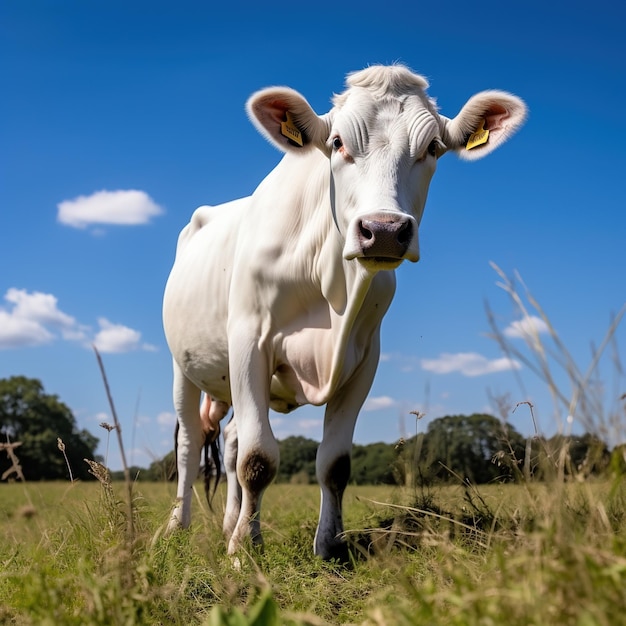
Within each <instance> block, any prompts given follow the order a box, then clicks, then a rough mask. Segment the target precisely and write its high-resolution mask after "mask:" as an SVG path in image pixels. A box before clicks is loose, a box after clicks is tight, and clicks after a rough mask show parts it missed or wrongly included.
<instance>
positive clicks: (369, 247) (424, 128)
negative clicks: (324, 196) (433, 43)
mask: <svg viewBox="0 0 626 626" xmlns="http://www.w3.org/2000/svg"><path fill="white" fill-rule="evenodd" d="M347 85H348V89H347V90H346V91H345V92H344V93H343V94H341V95H338V96H335V98H334V101H333V104H334V107H333V109H331V111H330V112H328V113H327V114H325V115H322V116H318V115H317V114H316V113H315V111H313V109H312V108H311V106H310V105H309V104H308V102H307V101H306V100H305V99H304V98H303V97H302V96H301V95H300V94H299V93H298V92H296V91H294V90H293V89H289V88H287V87H271V88H268V89H264V90H262V91H259V92H257V93H255V94H254V95H253V96H252V97H251V98H250V99H249V100H248V104H247V109H248V114H249V115H250V118H251V119H252V121H253V123H254V124H255V126H256V127H257V128H258V129H259V130H260V132H261V133H262V134H263V135H264V136H265V137H267V138H268V139H269V140H270V141H271V142H272V143H273V144H274V145H275V146H276V147H278V148H279V149H280V150H282V151H284V152H301V153H303V152H306V151H308V150H311V149H318V150H321V151H322V152H323V153H324V154H325V155H326V156H327V157H328V158H329V160H330V172H331V184H330V198H331V205H332V210H333V216H334V219H335V223H336V224H337V227H338V228H339V231H340V232H341V234H342V235H343V238H344V241H345V243H344V248H343V256H344V258H345V259H348V260H349V259H359V261H360V262H361V263H362V264H363V265H364V266H365V267H367V268H368V269H370V270H372V271H377V270H382V269H393V268H395V267H397V266H398V265H399V264H400V263H401V262H402V261H403V260H405V259H408V260H409V261H418V260H419V241H418V226H419V223H420V220H421V218H422V213H423V210H424V205H425V203H426V196H427V194H428V187H429V184H430V180H431V178H432V175H433V174H434V172H435V169H436V165H437V159H438V158H439V157H440V156H442V155H443V154H444V153H445V152H448V151H454V152H456V153H457V154H458V155H459V156H460V157H461V158H464V159H469V160H473V159H479V158H482V157H483V156H486V155H487V154H489V153H490V152H492V151H493V150H495V149H496V148H497V147H498V146H499V145H500V144H501V143H502V142H504V141H505V140H506V139H507V138H508V137H509V136H511V135H512V134H513V133H514V132H515V131H516V130H517V129H518V128H519V126H520V125H521V124H522V123H523V121H524V119H525V116H526V106H525V105H524V103H523V102H522V101H521V100H520V99H519V98H517V97H516V96H513V95H511V94H508V93H505V92H502V91H483V92H480V93H478V94H476V95H475V96H473V97H472V98H470V100H469V101H468V102H467V103H466V104H465V106H463V108H462V109H461V111H460V113H459V114H458V115H457V116H456V117H455V118H452V119H449V118H447V117H444V116H442V115H440V114H439V113H438V111H437V108H436V106H435V103H434V101H433V100H431V99H430V98H429V97H428V96H427V95H426V91H425V90H426V88H427V87H428V83H427V82H426V80H425V79H424V78H422V77H421V76H418V75H416V74H413V73H412V72H410V71H409V70H408V69H407V68H405V67H403V66H401V65H394V66H389V67H386V66H373V67H369V68H367V69H365V70H362V71H360V72H356V73H354V74H351V75H349V77H348V79H347Z"/></svg>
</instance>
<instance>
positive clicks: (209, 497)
mask: <svg viewBox="0 0 626 626" xmlns="http://www.w3.org/2000/svg"><path fill="white" fill-rule="evenodd" d="M213 468H215V472H213ZM214 475H215V481H214V484H213V491H211V483H212V482H213V476H214ZM221 478H222V458H221V455H220V438H219V433H218V436H217V437H215V438H214V439H213V441H209V436H208V435H207V436H205V438H204V495H205V496H206V501H207V504H208V505H209V509H211V511H212V510H213V505H212V502H213V497H214V496H215V492H216V491H217V487H218V485H219V484H220V479H221Z"/></svg>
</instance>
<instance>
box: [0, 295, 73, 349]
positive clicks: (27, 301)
mask: <svg viewBox="0 0 626 626" xmlns="http://www.w3.org/2000/svg"><path fill="white" fill-rule="evenodd" d="M4 299H5V300H6V301H7V302H8V303H9V304H10V305H12V307H11V308H10V309H9V310H7V309H3V308H0V349H7V348H21V347H26V346H39V345H42V344H45V343H50V342H51V341H53V340H54V339H55V337H56V335H55V334H54V332H53V331H57V330H59V329H60V330H61V332H62V333H68V332H71V331H72V330H78V329H77V324H76V320H75V319H74V318H73V317H71V316H70V315H67V314H66V313H63V311H61V310H60V309H59V308H58V306H57V299H56V298H55V297H54V296H53V295H52V294H49V293H41V292H39V291H34V292H32V293H28V291H26V290H25V289H15V288H14V287H12V288H10V289H9V290H8V291H7V292H6V294H5V295H4Z"/></svg>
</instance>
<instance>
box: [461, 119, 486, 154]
mask: <svg viewBox="0 0 626 626" xmlns="http://www.w3.org/2000/svg"><path fill="white" fill-rule="evenodd" d="M488 140H489V131H488V130H485V120H484V119H483V120H482V121H481V122H480V128H479V129H478V130H477V131H476V132H475V133H472V134H471V135H470V137H469V139H468V140H467V144H465V149H466V150H471V149H472V148H476V147H478V146H482V145H483V144H484V143H487V141H488Z"/></svg>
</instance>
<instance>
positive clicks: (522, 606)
mask: <svg viewBox="0 0 626 626" xmlns="http://www.w3.org/2000/svg"><path fill="white" fill-rule="evenodd" d="M117 489H119V492H118V491H117ZM200 491H201V490H200ZM134 493H135V502H134V509H135V520H134V521H135V524H134V528H135V536H134V537H133V538H132V540H131V539H130V538H129V537H128V534H127V526H128V525H127V523H126V521H127V520H126V519H125V511H126V507H125V505H124V504H123V502H122V499H123V494H124V491H123V486H121V485H120V486H119V487H118V486H117V485H116V486H115V490H112V491H110V492H107V488H106V487H103V486H102V485H100V484H99V483H98V484H87V483H75V484H73V485H69V484H66V483H28V484H10V485H7V484H2V485H0V623H9V624H51V625H55V626H62V625H65V624H77V625H79V624H80V625H81V626H84V625H89V624H109V625H110V624H181V625H182V624H185V625H191V624H207V625H216V624H263V625H270V626H271V624H344V623H349V624H378V625H392V624H393V625H400V626H402V625H409V624H459V625H461V624H463V625H469V624H481V625H483V624H507V625H512V626H515V625H518V624H519V625H520V626H521V625H522V624H523V625H524V626H526V625H528V624H542V625H544V624H551V625H560V624H577V625H581V626H584V625H587V624H589V625H591V624H600V625H602V624H606V625H614V624H626V600H625V598H626V592H625V590H626V487H625V485H624V480H623V478H616V479H615V480H614V481H613V482H580V483H571V484H562V483H556V482H555V483H554V484H548V485H528V486H524V485H492V486H486V487H481V488H480V489H473V488H470V487H467V486H458V487H450V486H447V487H440V488H434V489H432V490H430V491H428V492H421V491H420V492H415V491H412V490H406V489H392V488H388V487H350V488H349V489H348V492H347V495H346V503H345V504H346V507H345V508H346V528H347V529H348V536H349V538H350V540H351V541H352V542H353V545H354V549H353V552H354V554H355V558H354V561H353V563H352V564H351V566H350V567H342V566H340V565H337V564H332V563H330V564H329V563H325V562H322V561H321V560H319V559H316V558H314V557H313V555H312V548H311V544H312V538H313V533H314V531H315V524H316V518H317V507H318V494H317V489H316V488H315V487H314V486H299V485H298V486H290V485H274V486H272V487H270V489H269V490H268V492H267V495H266V497H265V499H264V518H263V527H264V532H265V539H266V546H265V551H264V553H263V554H247V555H246V554H242V555H241V557H240V561H241V566H240V567H239V568H236V567H234V566H233V563H232V562H231V559H230V558H229V557H228V556H227V555H226V551H225V544H224V540H223V538H222V536H221V531H220V522H221V520H220V519H218V518H217V517H216V516H215V515H213V514H212V513H210V512H209V511H208V510H207V509H206V506H205V505H203V503H202V499H201V498H198V499H197V500H196V501H195V502H194V523H193V525H192V528H191V529H190V531H189V532H180V533H177V534H175V535H173V536H171V537H167V538H166V537H163V536H162V534H161V531H162V529H163V523H164V521H165V520H166V518H167V513H168V510H169V506H170V504H171V503H172V501H173V498H174V486H173V485H165V484H149V483H148V484H147V483H141V484H137V485H136V486H135V490H134ZM221 499H223V492H220V493H218V496H217V502H216V509H217V510H220V507H222V506H223V501H220V500H221ZM378 502H384V503H387V504H385V505H382V504H377V503H378Z"/></svg>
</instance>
